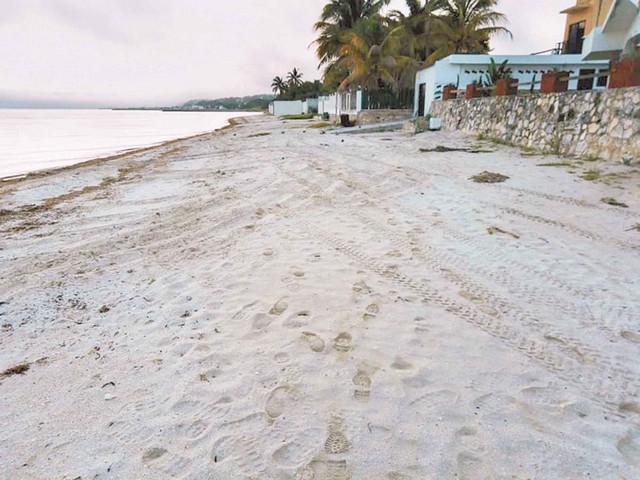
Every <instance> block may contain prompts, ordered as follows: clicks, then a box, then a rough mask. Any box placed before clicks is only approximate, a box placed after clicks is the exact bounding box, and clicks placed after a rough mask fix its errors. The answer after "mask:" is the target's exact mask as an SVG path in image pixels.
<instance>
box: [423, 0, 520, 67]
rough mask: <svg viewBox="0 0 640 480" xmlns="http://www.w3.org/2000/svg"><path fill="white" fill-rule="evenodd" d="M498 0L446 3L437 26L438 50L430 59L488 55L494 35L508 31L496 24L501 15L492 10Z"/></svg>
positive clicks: (447, 0) (501, 17)
mask: <svg viewBox="0 0 640 480" xmlns="http://www.w3.org/2000/svg"><path fill="white" fill-rule="evenodd" d="M497 3H498V0H446V2H445V3H444V5H443V7H444V14H443V15H442V17H440V20H439V21H438V22H437V25H434V26H435V27H436V28H437V33H436V36H435V38H437V43H438V48H437V49H436V50H435V51H434V52H433V53H432V54H431V55H430V56H429V60H431V61H435V60H438V59H439V58H443V57H445V56H447V55H450V54H452V53H488V52H489V50H490V48H489V40H490V38H491V37H492V36H494V35H507V36H509V37H512V35H511V32H510V31H509V30H508V29H506V28H505V27H502V26H500V25H498V24H499V23H500V22H503V21H505V20H506V18H505V16H504V14H502V13H499V12H496V11H495V10H493V7H495V6H496V5H497Z"/></svg>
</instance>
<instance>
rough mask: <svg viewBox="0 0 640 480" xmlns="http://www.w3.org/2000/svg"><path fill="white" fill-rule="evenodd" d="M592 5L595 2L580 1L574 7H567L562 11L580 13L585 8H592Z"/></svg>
mask: <svg viewBox="0 0 640 480" xmlns="http://www.w3.org/2000/svg"><path fill="white" fill-rule="evenodd" d="M592 5H593V4H592V3H591V2H584V3H578V4H577V5H574V6H573V7H569V8H565V9H564V10H561V11H560V13H578V12H581V11H583V10H586V9H587V8H590V7H591V6H592Z"/></svg>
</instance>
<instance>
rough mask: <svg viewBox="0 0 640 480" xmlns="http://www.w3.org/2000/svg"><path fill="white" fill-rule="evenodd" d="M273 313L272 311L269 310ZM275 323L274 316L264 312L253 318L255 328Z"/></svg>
mask: <svg viewBox="0 0 640 480" xmlns="http://www.w3.org/2000/svg"><path fill="white" fill-rule="evenodd" d="M269 313H271V312H269ZM271 323H273V317H271V316H269V315H266V314H264V313H256V314H255V315H254V316H253V318H252V319H251V326H252V327H253V329H254V330H262V329H263V328H267V327H268V326H269V325H271Z"/></svg>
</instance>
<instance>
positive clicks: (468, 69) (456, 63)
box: [413, 54, 609, 116]
mask: <svg viewBox="0 0 640 480" xmlns="http://www.w3.org/2000/svg"><path fill="white" fill-rule="evenodd" d="M492 58H493V60H494V61H495V62H496V64H498V65H500V64H501V63H502V62H504V61H505V60H508V62H507V67H509V68H510V69H511V76H512V77H513V78H516V79H518V80H519V81H520V83H521V84H522V83H530V82H533V81H537V82H540V79H541V77H542V74H543V73H544V72H547V71H551V70H560V71H568V72H570V75H571V76H577V75H578V74H585V75H586V74H589V73H599V72H601V71H606V70H608V68H609V61H608V60H593V61H585V60H583V59H582V56H581V55H479V54H455V55H449V56H448V57H446V58H443V59H442V60H438V61H437V62H436V63H434V64H433V65H431V66H430V67H428V68H425V69H424V70H420V71H419V72H417V74H416V82H415V89H416V91H415V101H414V112H413V115H414V116H426V115H427V114H428V113H429V109H430V108H431V103H432V102H433V101H434V100H439V99H441V98H442V89H443V87H444V86H445V85H448V84H453V85H457V86H458V88H460V89H464V88H465V87H466V85H468V84H470V83H472V82H473V81H474V80H478V79H479V78H480V77H484V75H485V73H486V72H487V70H488V67H489V64H490V63H491V59H492ZM603 78H604V80H603V81H602V80H601V81H598V79H586V80H577V79H576V80H570V81H569V89H570V90H589V89H592V88H605V87H606V77H603ZM519 88H520V89H522V90H530V89H531V85H519ZM533 89H534V90H539V89H540V84H539V83H538V84H536V85H533Z"/></svg>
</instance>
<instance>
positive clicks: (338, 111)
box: [318, 90, 362, 117]
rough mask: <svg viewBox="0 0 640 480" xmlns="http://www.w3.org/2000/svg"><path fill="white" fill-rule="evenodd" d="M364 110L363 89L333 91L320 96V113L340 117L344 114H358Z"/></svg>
mask: <svg viewBox="0 0 640 480" xmlns="http://www.w3.org/2000/svg"><path fill="white" fill-rule="evenodd" d="M361 110H362V90H354V91H349V92H340V93H333V94H331V95H326V96H324V97H319V98H318V113H319V114H323V113H328V114H329V115H335V116H336V117H339V116H340V115H342V114H349V115H353V116H356V115H357V114H358V112H360V111H361Z"/></svg>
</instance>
